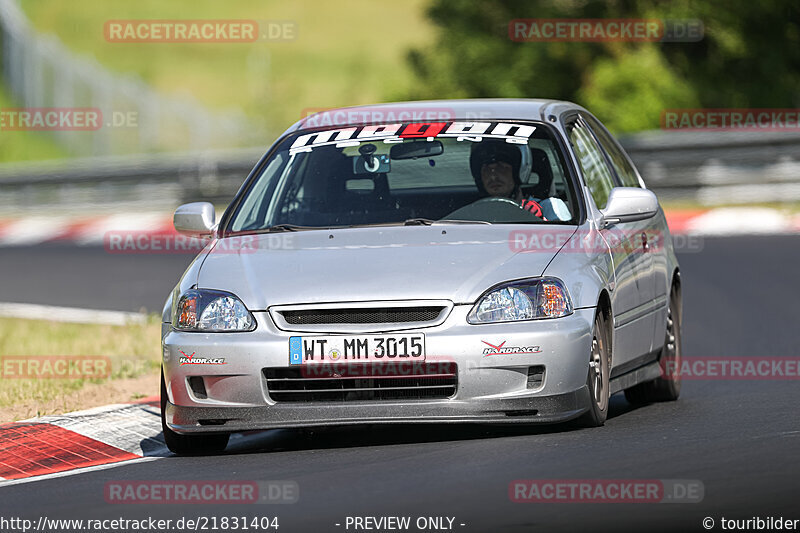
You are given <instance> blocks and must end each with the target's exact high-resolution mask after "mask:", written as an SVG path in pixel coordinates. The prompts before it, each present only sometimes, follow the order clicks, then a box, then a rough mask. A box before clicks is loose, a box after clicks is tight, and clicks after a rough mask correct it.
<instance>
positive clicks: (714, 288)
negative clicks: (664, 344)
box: [0, 236, 800, 533]
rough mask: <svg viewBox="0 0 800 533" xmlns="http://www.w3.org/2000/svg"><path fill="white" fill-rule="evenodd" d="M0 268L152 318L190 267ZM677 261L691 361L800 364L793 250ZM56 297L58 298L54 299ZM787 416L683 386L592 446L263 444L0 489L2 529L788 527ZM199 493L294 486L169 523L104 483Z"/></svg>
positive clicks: (73, 261) (294, 437)
mask: <svg viewBox="0 0 800 533" xmlns="http://www.w3.org/2000/svg"><path fill="white" fill-rule="evenodd" d="M0 254H2V255H0V257H2V261H0V265H1V266H0V280H2V297H0V300H4V301H9V299H10V297H9V295H11V296H13V297H14V298H13V299H15V300H17V301H29V302H32V303H51V304H55V305H73V306H92V307H100V308H109V309H122V310H134V309H137V308H138V307H142V306H144V307H147V308H149V309H154V308H158V307H160V305H161V300H162V299H163V297H164V294H165V292H166V291H168V290H169V289H170V288H171V287H172V285H173V283H174V281H175V279H176V278H177V276H178V275H179V274H180V272H181V271H182V269H183V268H184V266H185V264H186V263H187V262H188V259H189V258H188V257H180V256H143V258H142V259H140V258H138V257H137V258H136V263H137V265H136V267H132V266H129V265H128V266H126V262H132V260H131V257H127V258H125V257H123V260H121V261H120V260H119V257H120V256H115V257H105V256H104V252H103V251H102V250H91V249H76V248H66V247H46V248H45V247H38V248H30V249H23V248H19V249H14V250H13V251H12V252H11V253H9V249H5V250H2V251H0ZM106 255H107V254H106ZM9 258H11V260H10V261H9ZM26 261H30V263H26ZM680 261H681V268H682V272H683V282H684V313H685V314H684V355H685V356H686V357H687V358H688V357H698V356H713V357H716V358H729V357H747V356H756V357H767V356H792V357H800V348H798V339H799V338H800V334H799V333H798V325H800V324H798V315H799V314H800V313H798V311H797V308H798V301H800V284H798V283H797V273H798V265H799V264H800V237H797V236H774V237H735V238H733V237H729V238H716V239H706V240H705V242H704V248H703V250H702V252H699V253H685V254H681V255H680ZM78 269H80V271H78ZM62 283H68V284H70V285H71V286H70V287H68V288H64V289H63V290H58V287H59V286H60V285H61V284H62ZM26 289H27V290H26ZM156 289H158V290H156ZM7 290H8V291H9V292H7ZM159 291H161V292H162V293H159ZM48 293H49V294H48ZM26 294H27V297H26ZM73 297H74V298H75V299H74V300H72V298H73ZM120 298H121V299H120ZM798 405H800V382H799V381H797V380H794V381H780V380H745V381H732V380H713V379H711V380H699V381H697V380H693V381H685V382H684V387H683V393H682V396H681V399H680V400H679V401H678V402H673V403H668V404H654V405H649V406H645V407H639V408H634V407H632V406H631V405H629V404H628V403H627V402H626V401H625V399H624V397H623V396H622V395H615V396H614V397H613V398H612V403H611V411H610V418H609V420H608V422H607V423H606V425H605V427H603V428H598V429H577V428H574V427H570V426H566V427H561V426H549V427H539V428H532V429H530V428H529V429H522V428H512V429H503V428H484V427H480V426H477V427H474V426H444V425H437V426H424V427H408V426H402V427H398V426H391V427H364V428H357V429H351V428H337V429H333V430H321V431H314V432H308V431H283V430H279V431H272V432H264V433H260V434H257V435H254V436H251V437H249V438H247V439H244V442H243V443H241V444H239V445H237V446H235V447H234V446H232V447H231V449H229V450H228V452H227V453H226V454H224V455H220V456H216V457H213V458H209V457H180V458H179V457H168V458H162V459H154V460H152V461H145V462H138V463H129V464H126V465H123V466H118V467H114V468H110V469H106V470H98V471H93V472H85V473H81V474H77V475H71V476H67V477H60V478H54V479H45V480H39V481H34V482H29V483H25V484H20V485H13V486H9V487H3V488H0V516H6V517H7V516H25V517H30V518H33V519H37V518H38V517H39V516H41V515H45V516H47V517H49V518H54V517H60V518H65V517H72V518H83V519H88V518H92V519H103V518H120V517H122V518H129V519H132V518H141V517H147V516H153V517H161V518H171V519H173V520H174V519H177V518H180V517H181V516H186V517H192V518H196V517H198V516H211V515H216V516H247V517H253V516H278V517H279V520H280V522H279V523H280V529H279V530H278V531H279V532H280V533H289V532H292V531H354V529H353V528H352V527H351V528H350V529H345V519H346V517H347V516H386V515H389V516H410V517H412V523H413V520H415V519H416V517H419V516H450V517H455V522H454V524H455V525H454V531H487V532H494V531H498V532H505V531H541V532H550V531H578V530H587V531H648V532H655V531H707V529H705V528H703V526H702V525H701V522H702V520H703V519H704V518H705V517H710V518H713V519H714V520H715V522H716V524H715V526H714V528H713V529H712V530H717V531H719V530H721V529H722V527H721V525H720V519H721V518H723V517H724V518H726V519H731V518H736V519H749V518H753V517H761V518H767V517H770V516H772V517H781V516H782V517H784V518H794V519H800V506H798V505H797V502H798V493H799V492H800V491H799V490H798V489H800V481H798V477H799V476H800V416H798ZM209 479H219V480H231V479H233V480H294V481H296V482H297V483H298V484H299V487H300V501H299V503H296V504H292V505H217V506H207V505H190V506H182V507H179V506H172V505H153V506H147V505H111V504H108V503H106V502H105V500H104V493H103V489H104V486H105V484H106V483H107V482H112V481H120V480H209ZM517 479H569V480H572V479H688V480H699V481H701V482H702V483H703V485H704V488H705V495H704V498H703V501H702V502H700V503H681V504H677V503H663V504H662V503H658V504H649V503H648V504H643V503H630V504H603V503H586V504H584V503H557V504H538V503H512V502H511V501H510V499H509V494H508V488H509V483H510V482H511V481H513V480H517ZM337 523H339V524H341V526H336V525H335V524H337ZM462 523H463V524H465V525H464V526H461V525H459V524H462ZM411 531H417V529H415V528H412V529H411Z"/></svg>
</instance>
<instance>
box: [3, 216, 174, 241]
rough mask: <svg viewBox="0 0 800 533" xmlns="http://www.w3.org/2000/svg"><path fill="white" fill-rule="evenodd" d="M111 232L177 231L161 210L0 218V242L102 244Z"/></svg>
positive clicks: (157, 232)
mask: <svg viewBox="0 0 800 533" xmlns="http://www.w3.org/2000/svg"><path fill="white" fill-rule="evenodd" d="M115 232H137V233H141V234H145V235H175V234H177V233H176V231H175V229H174V227H173V226H172V216H171V215H165V214H164V213H137V214H134V213H122V214H115V215H106V216H94V217H86V216H66V215H64V216H48V215H36V216H27V217H20V218H13V219H11V218H6V219H2V218H0V246H26V245H33V244H40V243H45V242H69V243H74V244H79V245H102V244H103V243H104V242H105V239H106V238H107V235H109V234H113V233H115Z"/></svg>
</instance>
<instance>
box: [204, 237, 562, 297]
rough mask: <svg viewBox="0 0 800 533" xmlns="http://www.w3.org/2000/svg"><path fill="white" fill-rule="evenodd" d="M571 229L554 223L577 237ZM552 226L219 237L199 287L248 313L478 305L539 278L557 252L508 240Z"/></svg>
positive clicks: (207, 261) (206, 264) (206, 259)
mask: <svg viewBox="0 0 800 533" xmlns="http://www.w3.org/2000/svg"><path fill="white" fill-rule="evenodd" d="M574 229H575V228H573V227H569V228H565V227H564V226H559V227H557V229H556V231H559V232H561V233H562V234H563V233H565V232H566V233H568V234H569V233H572V232H573V231H574ZM514 231H524V232H526V233H528V234H530V233H537V232H542V233H543V232H550V233H552V232H553V231H554V229H553V226H531V225H527V226H518V225H494V226H489V225H458V226H456V225H434V226H401V227H393V226H392V227H370V228H348V229H336V230H313V231H297V232H284V233H271V234H262V235H249V236H248V235H244V236H238V237H228V238H226V239H221V240H220V241H218V242H217V243H216V245H215V246H214V248H213V249H212V250H211V251H210V253H208V254H207V256H206V257H205V260H204V262H203V264H202V266H201V268H200V270H199V274H198V278H197V285H198V287H200V288H211V289H221V290H227V291H230V292H232V293H234V294H236V295H237V296H238V297H239V298H241V299H242V301H243V302H244V303H245V305H246V306H247V307H248V308H249V309H251V310H264V309H267V308H268V307H270V306H272V305H286V304H305V303H320V302H354V301H372V300H409V299H426V300H430V299H445V300H451V301H453V302H454V303H456V304H458V303H473V302H475V300H476V299H477V298H478V297H479V296H480V295H481V294H482V293H483V292H484V291H486V290H487V289H488V288H490V287H491V286H493V285H495V284H497V283H500V282H503V281H506V280H512V279H519V278H524V277H535V276H540V275H541V274H542V273H543V272H544V269H545V267H546V266H547V265H548V263H549V262H550V261H551V260H552V258H553V256H554V255H555V254H556V253H557V249H548V250H541V251H537V252H536V253H519V252H518V251H515V250H514V246H513V245H512V243H511V240H510V236H511V235H512V234H513V232H514Z"/></svg>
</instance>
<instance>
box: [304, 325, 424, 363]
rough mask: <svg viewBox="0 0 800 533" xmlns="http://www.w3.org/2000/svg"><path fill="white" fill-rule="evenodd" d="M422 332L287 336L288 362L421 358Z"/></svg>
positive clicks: (409, 359)
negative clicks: (406, 333) (410, 333)
mask: <svg viewBox="0 0 800 533" xmlns="http://www.w3.org/2000/svg"><path fill="white" fill-rule="evenodd" d="M424 360H425V335H423V334H421V333H416V334H414V335H354V336H351V335H328V336H309V337H290V338H289V364H291V365H309V364H318V363H358V362H362V363H363V362H365V361H366V362H376V363H380V362H392V361H424Z"/></svg>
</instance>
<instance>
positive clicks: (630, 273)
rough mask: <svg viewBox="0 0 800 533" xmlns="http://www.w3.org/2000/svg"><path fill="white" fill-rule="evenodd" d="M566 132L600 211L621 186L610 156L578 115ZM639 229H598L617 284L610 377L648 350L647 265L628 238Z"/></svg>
mask: <svg viewBox="0 0 800 533" xmlns="http://www.w3.org/2000/svg"><path fill="white" fill-rule="evenodd" d="M567 133H568V136H569V140H570V144H571V145H572V149H573V150H574V151H575V155H576V158H577V160H578V163H579V165H580V167H581V172H582V173H583V177H584V181H585V183H586V187H587V188H588V189H589V193H590V195H591V198H592V200H593V201H594V203H595V206H596V207H597V208H598V209H604V208H605V207H606V203H607V202H608V196H609V194H610V193H611V190H612V189H613V188H614V187H617V186H619V182H618V181H617V178H616V175H615V174H614V171H613V170H612V167H611V165H610V164H609V162H608V158H607V157H606V155H605V153H604V152H603V150H602V149H601V147H600V145H599V144H598V142H597V140H596V139H595V137H594V135H593V133H592V131H591V129H589V126H588V125H587V124H586V122H585V121H584V120H583V119H582V118H581V117H575V119H574V121H572V122H571V124H568V127H567ZM641 229H643V228H642V226H641V224H640V223H637V222H626V223H619V224H615V225H613V226H610V227H608V228H605V229H603V230H601V232H602V234H603V236H604V237H605V238H606V240H607V241H608V243H609V245H610V246H611V256H612V260H613V263H614V274H615V286H614V290H613V291H612V294H611V300H612V308H613V312H614V348H613V358H614V359H613V370H612V375H617V374H619V373H621V372H625V371H626V370H628V369H630V368H632V367H634V366H636V364H637V362H638V361H640V360H641V359H642V358H643V357H645V356H646V355H647V354H648V353H649V352H650V348H651V343H652V336H653V328H652V325H653V324H652V321H651V320H649V319H648V317H647V316H646V314H643V313H642V312H643V310H645V309H646V307H647V304H648V302H649V301H650V297H649V293H648V290H647V282H646V280H645V279H644V278H645V277H646V275H647V267H646V263H645V260H644V259H643V254H642V253H641V248H640V246H641V245H637V243H636V241H635V239H631V238H630V236H631V235H637V234H638V232H639V230H641Z"/></svg>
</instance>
